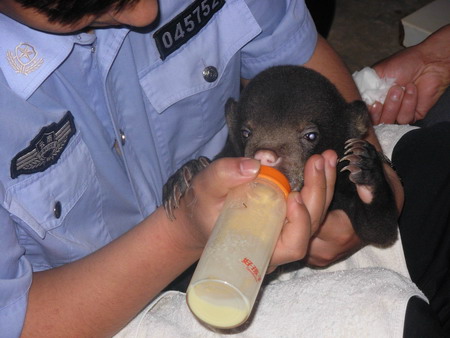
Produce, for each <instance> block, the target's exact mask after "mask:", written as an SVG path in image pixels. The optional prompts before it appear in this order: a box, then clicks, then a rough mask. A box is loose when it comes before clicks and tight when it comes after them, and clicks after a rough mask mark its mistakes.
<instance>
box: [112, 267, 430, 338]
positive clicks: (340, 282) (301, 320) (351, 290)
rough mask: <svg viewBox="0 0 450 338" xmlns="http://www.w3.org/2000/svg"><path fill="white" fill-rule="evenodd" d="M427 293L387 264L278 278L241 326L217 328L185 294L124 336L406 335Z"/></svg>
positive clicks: (167, 300)
mask: <svg viewBox="0 0 450 338" xmlns="http://www.w3.org/2000/svg"><path fill="white" fill-rule="evenodd" d="M414 295H416V296H419V297H422V298H424V297H423V296H422V294H421V293H420V291H418V290H417V288H416V287H415V286H414V284H413V283H411V281H410V280H408V279H407V278H406V277H404V276H402V275H400V274H398V273H396V272H393V271H392V270H387V269H383V268H363V269H351V270H341V271H335V272H323V273H320V274H313V275H308V276H305V277H298V278H293V279H289V280H285V281H277V282H273V283H270V284H269V285H267V286H266V287H265V288H264V290H263V292H262V293H261V294H260V296H259V298H258V301H257V303H256V305H255V308H254V311H253V315H252V317H251V318H250V319H249V320H248V321H247V322H246V323H245V324H244V325H243V326H241V327H239V328H236V329H232V330H229V331H223V332H220V331H214V330H210V329H208V328H206V327H205V326H203V325H202V324H200V323H199V322H198V321H197V320H196V319H195V318H194V316H193V315H192V314H191V312H190V311H189V309H188V307H187V305H186V301H185V294H184V293H181V292H176V291H171V292H167V293H165V294H163V295H162V296H161V297H160V298H158V299H157V300H156V301H154V302H153V303H152V304H151V305H150V306H149V307H148V308H147V309H146V310H145V311H143V312H142V313H141V314H140V316H138V317H137V318H136V319H135V320H134V321H133V322H132V323H130V325H128V326H127V327H126V328H125V329H124V330H123V331H122V332H121V333H119V334H118V335H117V336H116V338H119V337H122V338H123V337H127V338H128V337H139V338H144V337H174V338H175V337H180V338H181V337H183V338H187V337H234V336H236V337H255V338H256V337H261V338H263V337H276V338H278V337H321V338H326V337H333V338H334V337H367V338H369V337H374V338H379V337H402V335H403V325H404V317H405V309H406V305H407V302H408V300H409V299H410V297H412V296H414Z"/></svg>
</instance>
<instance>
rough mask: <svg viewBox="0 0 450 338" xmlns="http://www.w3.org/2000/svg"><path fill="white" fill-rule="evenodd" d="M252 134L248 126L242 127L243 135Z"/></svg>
mask: <svg viewBox="0 0 450 338" xmlns="http://www.w3.org/2000/svg"><path fill="white" fill-rule="evenodd" d="M251 134H252V132H251V131H250V129H248V128H242V129H241V136H242V137H243V138H249V137H250V135H251Z"/></svg>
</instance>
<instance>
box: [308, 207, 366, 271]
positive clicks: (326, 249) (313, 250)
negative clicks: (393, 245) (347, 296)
mask: <svg viewBox="0 0 450 338" xmlns="http://www.w3.org/2000/svg"><path fill="white" fill-rule="evenodd" d="M361 247H362V242H361V240H360V239H359V237H358V236H357V235H356V233H355V230H354V229H353V226H352V224H351V222H350V219H349V218H348V216H347V215H346V214H345V212H344V211H342V210H333V211H330V212H329V213H328V214H327V217H326V219H325V221H324V223H323V224H322V226H321V227H320V228H319V230H318V231H317V232H316V233H315V234H314V236H313V238H312V239H311V242H310V246H309V251H308V255H307V259H306V262H307V264H308V265H311V266H317V267H325V266H328V265H330V264H332V263H334V262H336V261H337V260H339V259H342V258H344V257H348V256H350V255H351V254H353V253H354V252H356V251H358V250H359V249H360V248H361Z"/></svg>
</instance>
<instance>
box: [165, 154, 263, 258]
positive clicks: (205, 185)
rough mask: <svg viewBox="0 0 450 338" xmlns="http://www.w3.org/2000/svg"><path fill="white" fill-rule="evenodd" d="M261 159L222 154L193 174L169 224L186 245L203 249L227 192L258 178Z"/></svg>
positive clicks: (189, 247) (194, 248)
mask: <svg viewBox="0 0 450 338" xmlns="http://www.w3.org/2000/svg"><path fill="white" fill-rule="evenodd" d="M259 168H260V162H259V161H257V160H254V159H249V158H221V159H218V160H215V161H213V162H211V164H209V165H208V166H207V167H206V168H205V169H203V170H202V171H201V172H200V173H198V174H197V175H195V176H194V178H193V180H192V184H191V186H190V188H189V189H188V190H187V191H186V193H185V195H184V196H183V198H181V200H180V207H179V208H178V209H176V211H175V216H176V220H175V221H174V222H171V223H170V224H169V226H170V227H171V228H172V237H175V238H178V242H179V243H180V245H181V246H183V247H184V249H187V250H196V251H199V252H201V251H202V250H203V248H204V246H205V244H206V242H207V240H208V238H209V235H210V233H211V230H212V228H213V226H214V224H215V222H216V220H217V217H218V216H219V213H220V211H221V209H222V207H223V204H224V202H225V199H226V197H227V195H228V192H229V191H230V190H231V189H233V188H234V187H236V186H238V185H240V184H243V183H245V182H250V181H251V180H253V179H255V178H256V176H257V174H258V172H259Z"/></svg>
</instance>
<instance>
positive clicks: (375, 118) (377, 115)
mask: <svg viewBox="0 0 450 338" xmlns="http://www.w3.org/2000/svg"><path fill="white" fill-rule="evenodd" d="M368 108H369V113H370V119H371V120H372V124H373V125H374V126H376V125H377V124H380V119H381V114H382V112H383V104H382V103H381V102H378V101H376V102H375V103H374V104H372V105H371V106H369V107H368Z"/></svg>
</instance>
